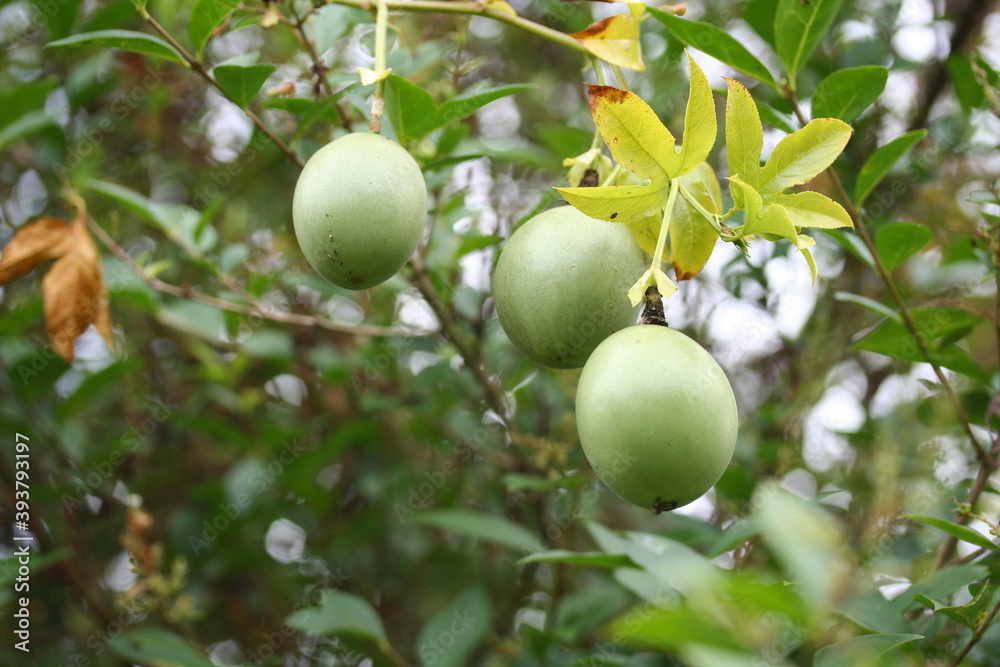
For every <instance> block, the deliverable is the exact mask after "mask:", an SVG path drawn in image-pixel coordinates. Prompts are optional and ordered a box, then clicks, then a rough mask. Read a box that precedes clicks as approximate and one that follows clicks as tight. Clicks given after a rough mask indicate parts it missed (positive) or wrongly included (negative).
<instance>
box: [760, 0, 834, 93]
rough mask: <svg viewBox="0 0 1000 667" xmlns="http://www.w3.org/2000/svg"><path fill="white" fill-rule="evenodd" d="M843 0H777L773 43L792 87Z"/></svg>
mask: <svg viewBox="0 0 1000 667" xmlns="http://www.w3.org/2000/svg"><path fill="white" fill-rule="evenodd" d="M842 4H843V0H808V2H803V0H779V2H778V10H777V12H776V13H775V15H774V40H775V47H776V49H777V51H778V55H779V56H781V60H782V62H784V63H785V69H786V70H787V71H788V80H789V81H790V82H791V83H792V88H793V89H794V88H795V79H796V77H797V76H798V73H799V71H800V70H801V69H802V66H803V65H805V63H806V61H807V60H809V56H810V55H812V52H813V51H814V50H815V49H816V47H817V46H818V45H819V43H820V41H822V39H823V36H824V35H826V32H827V30H829V28H830V25H831V24H832V23H833V20H834V19H835V18H836V17H837V12H838V11H840V6H841V5H842Z"/></svg>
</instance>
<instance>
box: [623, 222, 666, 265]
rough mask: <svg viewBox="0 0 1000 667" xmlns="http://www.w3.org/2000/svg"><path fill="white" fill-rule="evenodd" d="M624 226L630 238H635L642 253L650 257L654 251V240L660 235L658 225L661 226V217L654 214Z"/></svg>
mask: <svg viewBox="0 0 1000 667" xmlns="http://www.w3.org/2000/svg"><path fill="white" fill-rule="evenodd" d="M626 224H627V225H628V228H629V231H630V232H632V236H634V237H635V240H636V242H637V243H638V244H639V247H640V248H642V251H643V252H644V253H646V254H647V255H650V256H652V254H653V252H654V251H655V250H656V240H657V237H658V236H659V235H660V225H661V224H663V216H661V215H660V214H659V213H656V214H654V215H647V216H646V217H644V218H639V219H638V220H633V221H632V222H629V223H626Z"/></svg>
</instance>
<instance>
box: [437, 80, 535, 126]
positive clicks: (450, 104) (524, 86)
mask: <svg viewBox="0 0 1000 667" xmlns="http://www.w3.org/2000/svg"><path fill="white" fill-rule="evenodd" d="M534 87H535V85H534V84H530V83H515V84H511V85H509V86H499V87H497V88H487V89H486V90H479V91H467V92H465V93H463V94H462V95H459V96H458V97H453V98H451V99H450V100H447V101H445V102H444V103H443V104H442V105H441V110H440V114H439V118H438V124H437V127H443V126H444V125H447V124H448V123H453V122H455V121H457V120H462V119H463V118H467V117H469V116H471V115H472V114H474V113H476V111H478V110H479V109H481V108H482V107H484V106H486V105H487V104H489V103H490V102H495V101H496V100H499V99H501V98H503V97H508V96H510V95H513V94H514V93H520V92H521V91H524V90H531V89H532V88H534Z"/></svg>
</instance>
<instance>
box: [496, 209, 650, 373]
mask: <svg viewBox="0 0 1000 667" xmlns="http://www.w3.org/2000/svg"><path fill="white" fill-rule="evenodd" d="M645 268H646V267H645V263H644V262H643V257H642V251H641V250H640V249H639V245H638V244H637V243H636V241H635V238H634V237H633V236H632V233H631V232H630V231H629V229H628V227H626V226H625V225H622V224H616V223H613V222H604V221H603V220H595V219H594V218H591V217H588V216H587V215H585V214H583V213H581V212H580V211H578V210H576V209H575V208H573V207H572V206H561V207H558V208H554V209H550V210H548V211H545V212H544V213H541V214H539V215H537V216H535V217H534V218H532V219H531V220H529V221H527V222H526V223H524V224H523V225H522V226H521V227H519V228H518V229H517V230H516V231H515V232H514V234H512V235H511V237H510V240H508V241H507V245H506V246H505V247H504V249H503V252H502V253H501V254H500V259H499V260H498V261H497V266H496V270H495V271H494V273H493V295H494V298H495V299H496V309H497V315H498V316H499V318H500V324H501V326H502V327H503V330H504V331H505V332H506V333H507V337H508V338H510V340H511V342H513V343H514V345H516V346H517V347H518V349H520V350H521V351H522V352H524V353H525V354H526V355H527V356H528V357H530V358H531V359H532V360H534V361H536V362H538V363H540V364H543V365H545V366H552V367H554V368H579V367H580V366H583V364H584V362H585V361H586V360H587V357H588V356H590V353H591V352H593V350H594V348H595V347H597V345H598V344H599V343H600V342H601V341H602V340H604V339H605V338H607V337H608V336H609V335H611V334H612V333H613V332H615V331H617V330H619V329H624V328H625V327H628V326H630V325H632V324H635V320H636V316H637V314H638V309H637V308H634V307H632V304H631V303H630V302H629V299H628V296H627V292H628V288H629V287H630V286H631V285H632V283H633V282H635V280H636V278H638V277H639V276H640V275H642V272H643V271H644V270H645Z"/></svg>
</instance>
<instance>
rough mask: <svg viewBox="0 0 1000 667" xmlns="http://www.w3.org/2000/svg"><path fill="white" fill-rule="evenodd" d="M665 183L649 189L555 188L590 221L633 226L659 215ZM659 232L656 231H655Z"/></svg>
mask: <svg viewBox="0 0 1000 667" xmlns="http://www.w3.org/2000/svg"><path fill="white" fill-rule="evenodd" d="M664 185H665V182H658V183H656V182H654V183H652V184H650V185H612V186H608V187H598V188H556V190H557V191H558V192H559V194H561V195H562V196H563V198H564V199H566V201H567V202H569V203H570V204H572V205H573V206H575V207H576V208H578V209H580V210H581V211H582V212H584V213H586V214H587V215H589V216H590V217H592V218H597V219H598V220H607V221H608V222H634V221H637V220H640V219H641V218H644V217H647V216H649V215H652V214H654V213H655V212H657V211H659V210H660V209H661V208H662V207H663V204H664V198H665V196H666V189H665V188H664ZM657 229H659V227H657Z"/></svg>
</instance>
